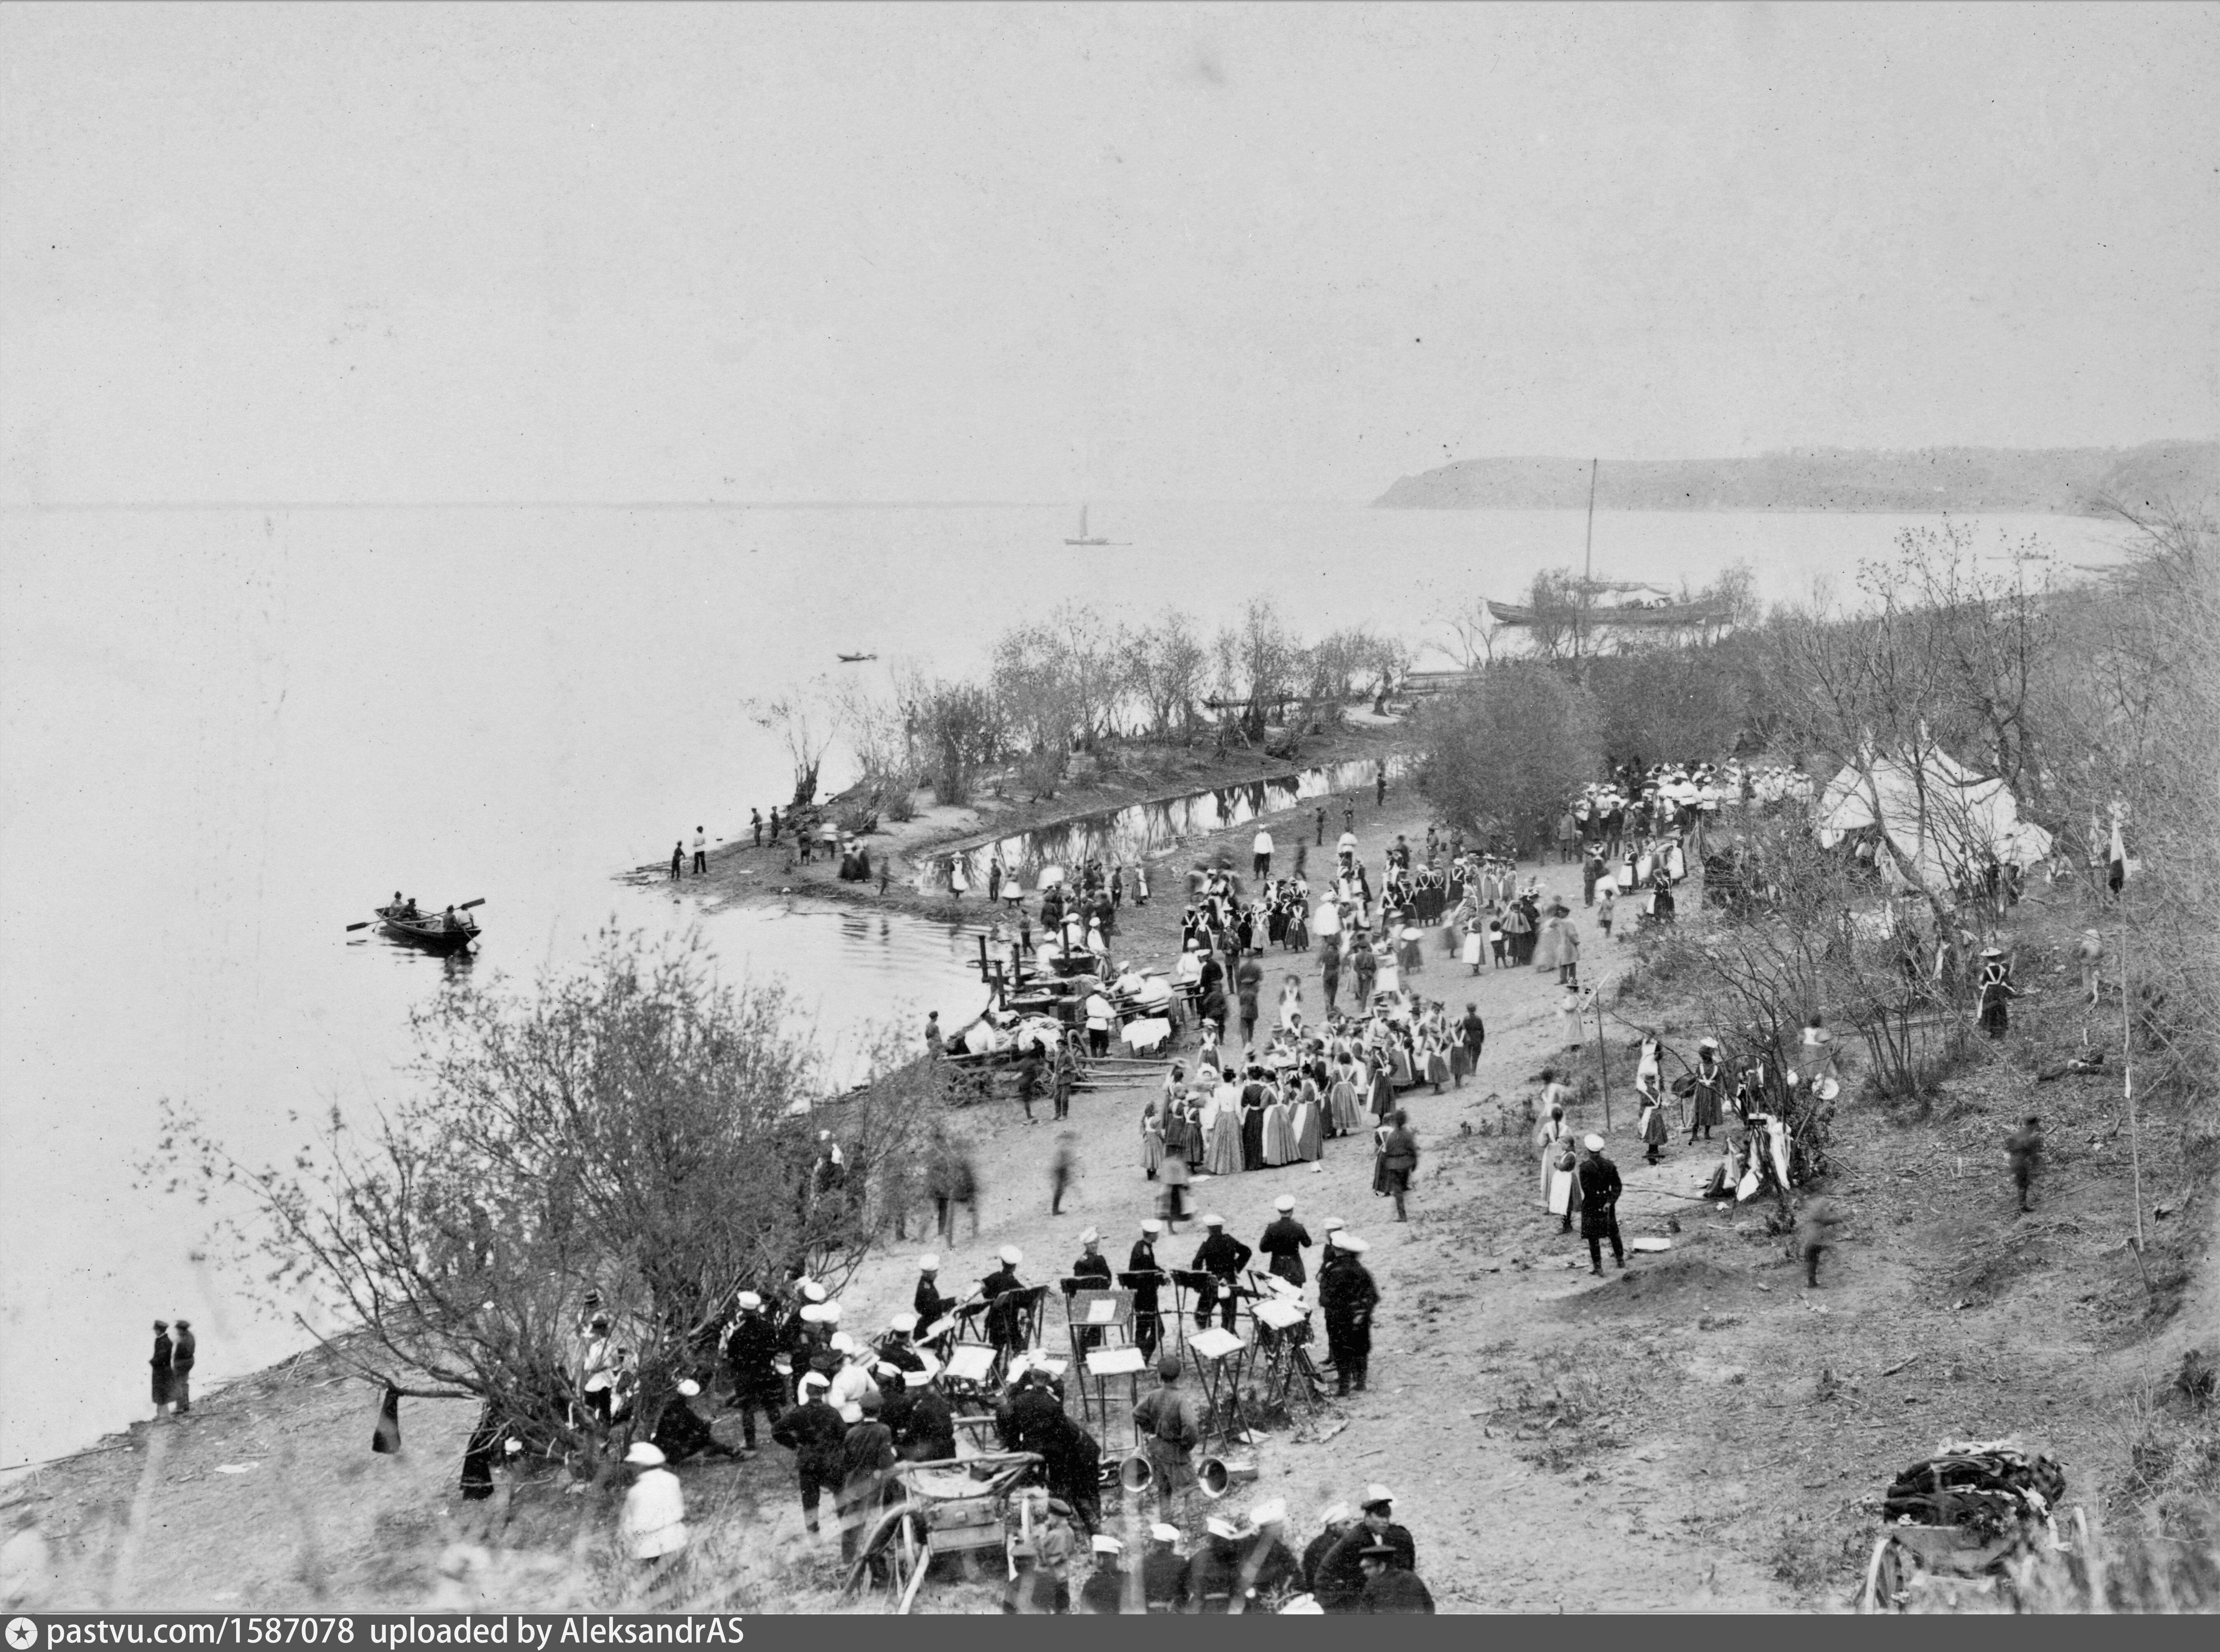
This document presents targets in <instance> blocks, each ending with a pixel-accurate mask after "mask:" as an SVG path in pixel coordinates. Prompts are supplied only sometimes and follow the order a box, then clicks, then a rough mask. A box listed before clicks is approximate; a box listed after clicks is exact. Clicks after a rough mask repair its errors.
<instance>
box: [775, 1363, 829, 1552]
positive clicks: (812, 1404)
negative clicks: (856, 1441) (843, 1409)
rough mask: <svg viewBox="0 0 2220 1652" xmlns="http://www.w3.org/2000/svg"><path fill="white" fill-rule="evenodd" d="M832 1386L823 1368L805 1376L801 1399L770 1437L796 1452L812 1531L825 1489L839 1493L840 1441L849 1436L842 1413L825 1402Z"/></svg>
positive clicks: (805, 1521)
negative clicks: (826, 1394)
mask: <svg viewBox="0 0 2220 1652" xmlns="http://www.w3.org/2000/svg"><path fill="white" fill-rule="evenodd" d="M831 1386H832V1381H831V1379H829V1378H828V1377H826V1375H825V1374H824V1373H823V1372H821V1371H812V1372H811V1373H810V1374H809V1375H808V1376H806V1377H804V1378H802V1379H801V1403H800V1404H799V1405H796V1406H792V1407H791V1408H789V1410H788V1411H786V1412H784V1413H783V1414H782V1415H781V1416H780V1418H779V1419H778V1421H777V1422H776V1423H775V1424H772V1425H771V1431H770V1437H771V1438H773V1439H774V1440H776V1441H777V1442H778V1443H780V1444H781V1445H783V1446H784V1447H785V1448H786V1449H788V1450H789V1451H791V1452H793V1453H794V1468H795V1479H796V1480H797V1481H800V1483H801V1519H802V1524H805V1525H807V1526H808V1528H809V1530H811V1531H812V1532H814V1531H815V1530H817V1506H818V1503H819V1502H820V1499H821V1498H822V1497H823V1494H824V1493H825V1492H826V1490H827V1489H830V1490H831V1491H832V1494H833V1495H834V1496H835V1497H838V1496H839V1494H840V1444H841V1442H842V1441H844V1440H845V1439H846V1438H847V1436H848V1425H847V1424H845V1423H844V1422H842V1421H841V1420H840V1413H839V1412H837V1411H835V1410H833V1409H832V1406H828V1405H826V1403H825V1393H826V1389H827V1388H829V1387H831Z"/></svg>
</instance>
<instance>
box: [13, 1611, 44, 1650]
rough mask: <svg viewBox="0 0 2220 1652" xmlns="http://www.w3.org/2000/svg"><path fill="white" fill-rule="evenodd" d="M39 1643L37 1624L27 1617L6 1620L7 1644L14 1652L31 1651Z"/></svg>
mask: <svg viewBox="0 0 2220 1652" xmlns="http://www.w3.org/2000/svg"><path fill="white" fill-rule="evenodd" d="M38 1643H39V1626H38V1625H37V1624H34V1623H33V1622H32V1621H31V1620H30V1619H29V1618H9V1620H8V1644H9V1646H10V1647H12V1648H14V1649H15V1652H31V1649H32V1648H33V1647H34V1646H36V1645H37V1644H38Z"/></svg>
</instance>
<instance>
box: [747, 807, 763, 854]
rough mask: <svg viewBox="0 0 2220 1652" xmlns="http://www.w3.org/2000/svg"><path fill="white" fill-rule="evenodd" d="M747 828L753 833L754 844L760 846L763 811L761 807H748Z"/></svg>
mask: <svg viewBox="0 0 2220 1652" xmlns="http://www.w3.org/2000/svg"><path fill="white" fill-rule="evenodd" d="M748 830H749V831H750V832H753V833H754V834H755V840H756V842H755V846H756V847H757V848H758V849H760V848H762V847H763V811H762V810H761V809H750V810H749V811H748Z"/></svg>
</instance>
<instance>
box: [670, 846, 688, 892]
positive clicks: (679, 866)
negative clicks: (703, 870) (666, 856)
mask: <svg viewBox="0 0 2220 1652" xmlns="http://www.w3.org/2000/svg"><path fill="white" fill-rule="evenodd" d="M685 875H686V844H685V840H684V839H683V838H681V839H679V840H678V841H677V842H675V843H673V844H672V845H670V881H671V882H673V883H676V882H678V880H679V879H680V878H682V877H683V876H685Z"/></svg>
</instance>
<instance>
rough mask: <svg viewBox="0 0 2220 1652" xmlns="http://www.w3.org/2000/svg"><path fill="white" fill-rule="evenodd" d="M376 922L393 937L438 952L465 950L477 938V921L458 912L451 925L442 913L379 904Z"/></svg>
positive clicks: (425, 949) (469, 947)
mask: <svg viewBox="0 0 2220 1652" xmlns="http://www.w3.org/2000/svg"><path fill="white" fill-rule="evenodd" d="M377 926H378V928H379V929H380V930H381V931H383V932H384V933H385V934H387V935H390V936H391V937H392V938H394V939H395V940H396V941H400V942H402V943H403V944H407V945H409V946H419V947H421V948H423V950H424V951H427V952H433V953H438V954H441V955H446V954H451V953H455V952H467V951H470V949H471V945H472V944H474V943H475V942H476V941H477V938H478V926H477V924H476V923H475V922H474V921H472V920H471V919H470V918H468V917H466V916H464V915H462V914H461V913H458V914H457V923H456V926H455V927H454V928H452V929H450V928H449V927H448V926H447V920H446V914H445V913H437V912H419V913H415V915H414V916H410V915H409V914H408V913H406V912H405V911H404V910H403V909H402V908H401V907H379V908H378V909H377Z"/></svg>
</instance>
